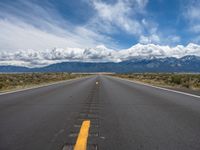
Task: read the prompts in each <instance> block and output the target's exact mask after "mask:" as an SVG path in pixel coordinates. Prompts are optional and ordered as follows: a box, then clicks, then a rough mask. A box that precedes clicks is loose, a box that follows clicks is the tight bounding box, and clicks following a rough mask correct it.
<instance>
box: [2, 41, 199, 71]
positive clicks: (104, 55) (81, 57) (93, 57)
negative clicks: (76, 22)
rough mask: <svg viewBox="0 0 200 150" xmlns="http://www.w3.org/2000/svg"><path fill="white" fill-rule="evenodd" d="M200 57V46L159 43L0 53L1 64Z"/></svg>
mask: <svg viewBox="0 0 200 150" xmlns="http://www.w3.org/2000/svg"><path fill="white" fill-rule="evenodd" d="M186 55H196V56H200V45H196V44H192V43H190V44H188V45H187V46H185V47H184V46H183V45H178V46H175V47H169V46H160V45H155V44H146V45H143V44H136V45H134V46H132V47H130V48H128V49H122V50H119V51H116V50H113V49H108V48H106V47H105V46H104V45H99V46H97V47H94V48H54V49H49V50H44V51H34V50H30V49H29V50H21V51H16V52H0V65H20V66H27V67H41V66H46V65H49V64H54V63H59V62H65V61H81V62H121V61H125V60H131V59H135V58H148V59H149V58H152V57H153V58H164V57H177V58H180V57H183V56H186Z"/></svg>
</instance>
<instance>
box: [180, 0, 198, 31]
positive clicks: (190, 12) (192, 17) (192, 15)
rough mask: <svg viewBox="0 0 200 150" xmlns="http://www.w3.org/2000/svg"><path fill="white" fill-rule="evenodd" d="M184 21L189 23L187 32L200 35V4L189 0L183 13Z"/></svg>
mask: <svg viewBox="0 0 200 150" xmlns="http://www.w3.org/2000/svg"><path fill="white" fill-rule="evenodd" d="M183 15H184V16H185V18H186V20H187V21H189V30H190V31H192V32H194V33H200V17H199V16H200V2H199V1H197V0H191V1H189V3H188V4H187V6H186V11H185V10H184V11H183Z"/></svg>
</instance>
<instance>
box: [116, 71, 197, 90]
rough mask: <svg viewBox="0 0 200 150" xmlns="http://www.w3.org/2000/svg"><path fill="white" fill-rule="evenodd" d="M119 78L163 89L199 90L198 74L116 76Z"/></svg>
mask: <svg viewBox="0 0 200 150" xmlns="http://www.w3.org/2000/svg"><path fill="white" fill-rule="evenodd" d="M114 76H118V77H121V78H128V79H131V80H136V81H141V82H145V83H149V84H152V85H159V86H164V87H175V88H188V89H192V90H200V74H174V73H141V74H116V75H114Z"/></svg>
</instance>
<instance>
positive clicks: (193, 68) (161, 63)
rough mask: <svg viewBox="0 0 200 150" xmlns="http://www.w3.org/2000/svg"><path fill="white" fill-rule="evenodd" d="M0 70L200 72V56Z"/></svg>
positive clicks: (67, 63) (8, 66) (78, 62)
mask: <svg viewBox="0 0 200 150" xmlns="http://www.w3.org/2000/svg"><path fill="white" fill-rule="evenodd" d="M0 72H116V73H129V72H195V73H197V72H200V57H199V56H195V55H187V56H184V57H181V58H176V57H165V58H156V57H147V58H139V57H137V58H132V59H129V60H127V61H121V62H80V61H76V62H75V61H73V62H61V63H56V64H51V65H48V66H45V67H36V68H28V67H21V66H12V65H2V66H0Z"/></svg>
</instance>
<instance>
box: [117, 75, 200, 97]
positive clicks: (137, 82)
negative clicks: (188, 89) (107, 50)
mask: <svg viewBox="0 0 200 150" xmlns="http://www.w3.org/2000/svg"><path fill="white" fill-rule="evenodd" d="M114 78H117V79H120V80H124V81H128V82H132V83H136V84H140V85H145V86H148V87H153V88H156V89H160V90H165V91H169V92H174V93H178V94H183V95H187V96H192V97H195V98H200V96H199V95H195V94H190V93H185V92H181V91H176V90H171V89H167V88H163V87H158V86H154V85H150V84H146V83H142V82H139V81H133V80H129V79H124V78H120V77H114Z"/></svg>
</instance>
